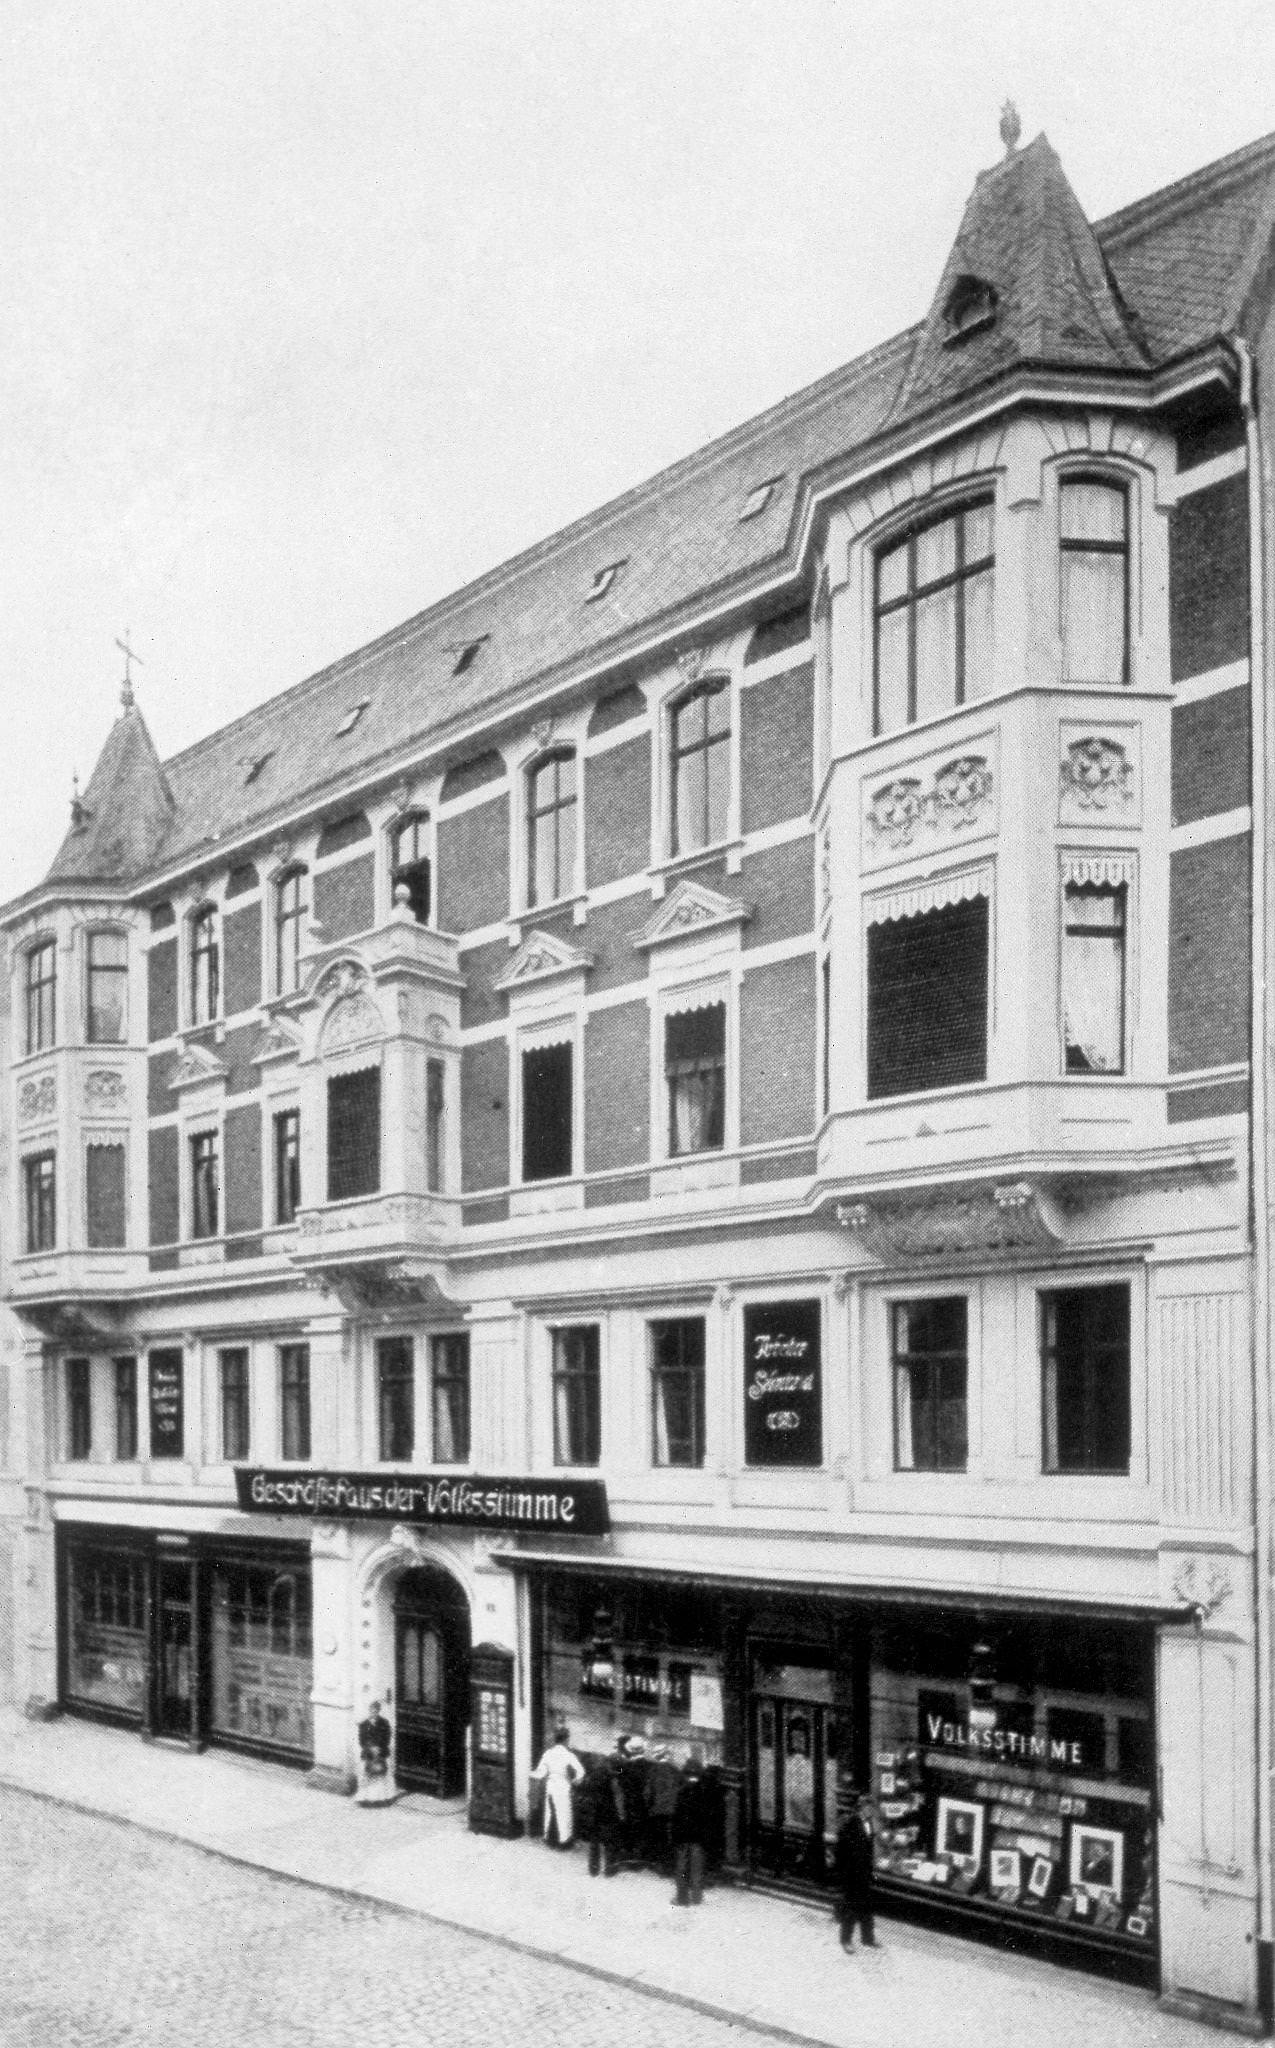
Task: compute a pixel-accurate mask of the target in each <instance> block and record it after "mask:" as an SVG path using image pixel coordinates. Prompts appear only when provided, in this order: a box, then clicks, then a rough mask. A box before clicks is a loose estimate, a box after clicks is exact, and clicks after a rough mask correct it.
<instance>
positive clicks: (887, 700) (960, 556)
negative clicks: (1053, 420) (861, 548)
mask: <svg viewBox="0 0 1275 2048" xmlns="http://www.w3.org/2000/svg"><path fill="white" fill-rule="evenodd" d="M875 568H876V590H875V605H874V611H875V627H876V664H875V670H876V672H875V707H874V717H873V729H874V731H876V732H878V733H885V732H895V731H897V730H898V728H899V727H900V726H905V725H915V724H916V723H917V721H918V720H919V719H923V718H934V717H936V716H937V715H938V714H939V713H940V712H943V711H951V710H952V709H953V708H954V706H956V705H958V704H965V703H968V702H969V701H970V700H971V699H972V698H975V697H982V696H985V695H986V694H987V692H988V691H989V690H990V689H991V687H992V682H993V655H994V649H993V644H992V590H993V577H994V569H995V556H994V551H993V537H992V502H991V499H990V498H980V499H978V500H976V501H975V503H973V504H971V505H964V506H962V507H961V508H960V510H958V511H954V512H948V513H945V514H943V515H942V516H941V517H939V518H937V519H930V520H927V521H925V522H924V523H921V524H918V525H916V526H913V527H911V528H910V529H909V530H908V532H907V533H905V534H904V535H903V536H902V538H901V539H899V540H896V541H894V542H892V543H891V544H890V545H889V546H887V547H884V548H882V549H881V551H880V552H879V553H878V555H877V557H876V564H875Z"/></svg>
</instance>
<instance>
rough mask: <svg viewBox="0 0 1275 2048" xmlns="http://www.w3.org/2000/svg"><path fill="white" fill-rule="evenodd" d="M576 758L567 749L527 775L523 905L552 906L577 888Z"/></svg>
mask: <svg viewBox="0 0 1275 2048" xmlns="http://www.w3.org/2000/svg"><path fill="white" fill-rule="evenodd" d="M575 861H576V757H575V754H574V753H573V752H572V750H571V748H570V747H563V748H560V749H559V750H558V752H557V753H554V754H548V755H546V756H545V758H544V759H543V760H541V761H537V762H536V764H535V766H534V767H533V768H530V769H529V770H528V771H527V902H528V904H529V905H533V906H534V905H535V904H537V903H556V902H557V900H558V898H559V897H560V896H569V895H570V894H571V891H572V888H573V887H574V884H575Z"/></svg>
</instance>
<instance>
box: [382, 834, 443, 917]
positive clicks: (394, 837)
mask: <svg viewBox="0 0 1275 2048" xmlns="http://www.w3.org/2000/svg"><path fill="white" fill-rule="evenodd" d="M429 846H430V823H429V815H428V813H427V812H425V811H413V812H412V813H411V814H410V815H409V816H408V817H406V818H404V819H403V820H402V821H401V823H399V824H397V825H395V827H394V828H393V831H392V832H391V834H390V898H391V901H392V902H395V903H397V902H398V901H399V900H400V899H399V890H400V889H406V891H407V907H408V909H409V910H410V911H411V913H412V916H413V917H414V918H415V920H416V922H417V924H428V923H429V920H430V915H431V912H432V910H433V869H432V864H431V862H430V854H429Z"/></svg>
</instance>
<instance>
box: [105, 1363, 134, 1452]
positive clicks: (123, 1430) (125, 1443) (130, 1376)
mask: <svg viewBox="0 0 1275 2048" xmlns="http://www.w3.org/2000/svg"><path fill="white" fill-rule="evenodd" d="M111 1365H112V1369H113V1371H114V1374H115V1455H116V1457H117V1458H118V1459H119V1460H120V1462H121V1464H131V1463H132V1461H133V1460H134V1458H136V1456H137V1360H136V1359H135V1358H113V1359H112V1360H111Z"/></svg>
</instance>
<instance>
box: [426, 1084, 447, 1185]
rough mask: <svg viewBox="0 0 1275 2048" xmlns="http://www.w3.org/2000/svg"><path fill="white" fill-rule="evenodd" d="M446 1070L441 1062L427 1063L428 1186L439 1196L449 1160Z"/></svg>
mask: <svg viewBox="0 0 1275 2048" xmlns="http://www.w3.org/2000/svg"><path fill="white" fill-rule="evenodd" d="M445 1117H446V1070H445V1068H444V1066H443V1062H442V1061H441V1060H426V1062H425V1185H426V1187H427V1188H428V1189H429V1191H430V1193H431V1194H438V1193H439V1192H440V1191H441V1189H442V1185H443V1162H444V1160H445V1158H446V1152H445V1142H446V1123H445Z"/></svg>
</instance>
